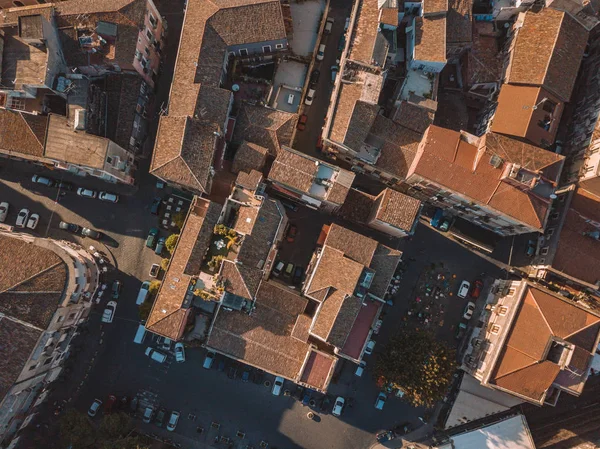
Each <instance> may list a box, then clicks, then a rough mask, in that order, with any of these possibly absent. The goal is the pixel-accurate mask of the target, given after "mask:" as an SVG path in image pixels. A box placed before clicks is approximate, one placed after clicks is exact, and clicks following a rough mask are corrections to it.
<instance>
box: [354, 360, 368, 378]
mask: <svg viewBox="0 0 600 449" xmlns="http://www.w3.org/2000/svg"><path fill="white" fill-rule="evenodd" d="M365 366H367V362H365V361H364V360H363V361H362V362H360V363H359V364H358V367H357V368H356V371H354V375H355V376H358V377H361V376H362V375H363V372H364V371H365Z"/></svg>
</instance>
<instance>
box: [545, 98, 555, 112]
mask: <svg viewBox="0 0 600 449" xmlns="http://www.w3.org/2000/svg"><path fill="white" fill-rule="evenodd" d="M542 109H543V110H544V111H546V112H549V113H550V114H553V113H554V110H555V109H556V103H555V102H553V101H550V100H546V101H544V105H543V106H542Z"/></svg>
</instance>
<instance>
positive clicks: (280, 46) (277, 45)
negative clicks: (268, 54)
mask: <svg viewBox="0 0 600 449" xmlns="http://www.w3.org/2000/svg"><path fill="white" fill-rule="evenodd" d="M275 48H276V49H277V50H281V49H282V48H283V44H275Z"/></svg>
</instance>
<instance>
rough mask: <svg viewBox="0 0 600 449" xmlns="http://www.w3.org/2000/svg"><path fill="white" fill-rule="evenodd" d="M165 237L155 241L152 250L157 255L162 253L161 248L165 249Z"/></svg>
mask: <svg viewBox="0 0 600 449" xmlns="http://www.w3.org/2000/svg"><path fill="white" fill-rule="evenodd" d="M166 240H167V239H166V238H165V237H161V238H159V239H158V242H156V248H155V249H154V252H155V253H156V254H158V255H159V256H160V255H161V254H162V252H163V249H165V241H166Z"/></svg>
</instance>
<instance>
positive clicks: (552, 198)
mask: <svg viewBox="0 0 600 449" xmlns="http://www.w3.org/2000/svg"><path fill="white" fill-rule="evenodd" d="M556 198H558V195H557V194H556V193H552V194H551V195H550V199H551V200H555V199H556Z"/></svg>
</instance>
